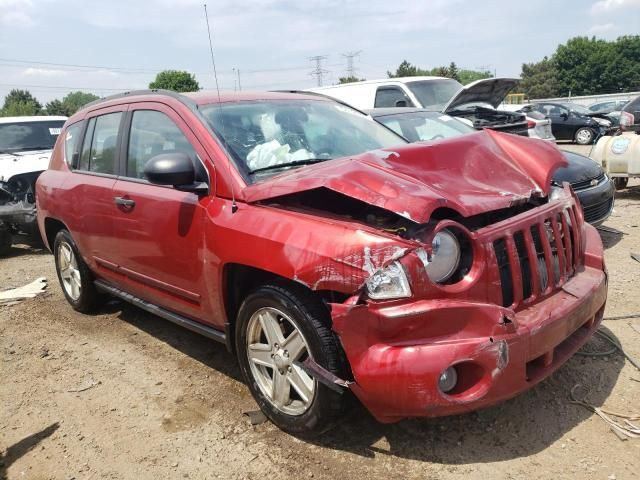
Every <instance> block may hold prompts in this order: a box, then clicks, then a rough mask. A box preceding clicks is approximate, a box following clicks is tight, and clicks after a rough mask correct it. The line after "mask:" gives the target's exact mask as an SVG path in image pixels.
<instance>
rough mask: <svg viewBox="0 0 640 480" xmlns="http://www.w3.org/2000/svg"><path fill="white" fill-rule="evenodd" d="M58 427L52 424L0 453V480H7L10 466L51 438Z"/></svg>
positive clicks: (56, 424)
mask: <svg viewBox="0 0 640 480" xmlns="http://www.w3.org/2000/svg"><path fill="white" fill-rule="evenodd" d="M59 426H60V425H59V424H58V422H56V423H52V424H51V425H49V426H48V427H47V428H45V429H43V430H40V431H39V432H36V433H33V434H31V435H29V436H28V437H25V438H23V439H22V440H20V441H19V442H17V443H14V444H13V445H11V446H10V447H9V448H7V449H6V450H5V452H4V454H2V453H0V480H5V479H6V478H7V471H8V469H9V467H10V466H11V464H13V463H14V462H15V461H16V460H18V459H19V458H20V457H22V456H24V455H25V454H27V453H28V452H29V451H30V450H32V449H33V448H34V447H35V446H36V445H38V444H39V443H40V442H41V441H42V440H44V439H45V438H47V437H49V436H51V435H52V434H53V432H55V431H56V430H57V429H58V427H59Z"/></svg>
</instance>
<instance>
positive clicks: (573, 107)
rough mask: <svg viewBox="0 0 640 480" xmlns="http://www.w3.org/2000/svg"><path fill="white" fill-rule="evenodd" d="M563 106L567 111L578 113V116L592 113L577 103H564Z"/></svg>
mask: <svg viewBox="0 0 640 480" xmlns="http://www.w3.org/2000/svg"><path fill="white" fill-rule="evenodd" d="M563 106H564V107H565V108H568V109H569V110H572V111H574V112H576V113H579V114H580V115H589V114H590V113H593V112H592V111H591V110H589V109H588V108H587V107H585V106H582V105H579V104H577V103H564V104H563Z"/></svg>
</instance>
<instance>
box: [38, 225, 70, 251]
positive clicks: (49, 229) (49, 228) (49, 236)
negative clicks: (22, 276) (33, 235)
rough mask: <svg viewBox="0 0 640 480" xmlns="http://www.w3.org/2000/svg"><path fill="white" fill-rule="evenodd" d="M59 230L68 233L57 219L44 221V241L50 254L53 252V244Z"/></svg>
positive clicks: (65, 227)
mask: <svg viewBox="0 0 640 480" xmlns="http://www.w3.org/2000/svg"><path fill="white" fill-rule="evenodd" d="M60 230H67V231H68V230H69V229H68V228H67V226H66V225H65V224H64V223H63V222H61V221H60V220H58V219H57V218H53V217H47V218H45V219H44V236H45V238H44V240H45V241H46V243H47V248H48V249H49V251H50V252H53V242H54V240H55V238H56V235H57V234H58V232H59V231H60Z"/></svg>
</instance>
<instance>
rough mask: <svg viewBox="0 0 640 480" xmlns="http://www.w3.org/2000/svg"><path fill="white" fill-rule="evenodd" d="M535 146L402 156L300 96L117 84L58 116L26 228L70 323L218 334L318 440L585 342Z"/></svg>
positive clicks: (424, 412)
mask: <svg viewBox="0 0 640 480" xmlns="http://www.w3.org/2000/svg"><path fill="white" fill-rule="evenodd" d="M566 165H567V163H566V161H565V160H564V158H563V156H562V154H561V153H560V152H558V150H557V149H556V148H555V146H553V145H549V144H548V143H547V142H539V141H534V140H530V139H528V138H524V137H520V136H516V135H508V134H502V133H497V132H493V131H490V130H484V131H479V132H476V133H471V134H469V135H466V136H463V137H459V138H454V139H448V140H441V141H437V142H433V143H432V144H428V145H421V144H408V143H407V142H406V141H405V140H404V139H402V138H401V137H399V136H397V135H396V134H395V133H393V132H392V131H391V130H389V129H387V128H386V127H384V126H382V125H380V124H378V123H376V122H374V121H373V120H371V119H370V118H369V117H368V116H366V115H364V114H362V113H360V112H358V111H356V110H353V109H352V108H350V107H348V106H346V105H344V104H341V103H338V102H335V101H333V100H329V99H327V98H325V97H321V96H318V95H302V94H297V93H245V92H242V93H236V94H234V93H228V94H226V93H225V94H224V95H221V96H219V95H214V94H211V93H209V92H199V93H196V94H189V95H179V94H174V93H170V92H162V91H145V92H133V93H130V94H125V95H120V96H117V97H114V98H109V99H105V100H101V101H99V102H97V103H94V104H92V105H90V106H88V107H86V108H84V109H83V110H81V111H80V112H78V113H76V114H75V115H74V116H73V117H72V118H70V119H69V120H68V122H67V123H66V124H65V126H64V129H63V132H62V135H61V136H60V138H59V140H58V142H57V143H56V146H55V148H54V152H53V156H52V159H51V164H50V166H49V169H48V170H47V171H45V172H44V173H43V174H42V175H41V176H40V177H39V179H38V182H37V194H36V199H37V202H38V225H39V227H40V231H41V233H42V235H43V237H44V239H45V241H46V243H47V245H48V246H49V248H50V249H51V250H52V251H53V253H54V258H55V264H56V270H57V273H58V278H59V281H60V284H61V286H62V289H63V291H64V295H65V296H66V298H67V300H68V301H69V303H70V304H71V305H72V307H73V308H75V309H76V310H78V311H81V312H86V311H89V310H90V309H93V308H96V307H97V306H98V305H99V303H100V300H101V298H102V296H101V295H99V293H103V294H104V293H107V294H111V295H115V296H117V297H119V298H121V299H124V300H126V301H129V302H132V303H133V304H135V305H137V306H139V307H140V308H143V309H145V310H148V311H150V312H153V313H155V314H157V315H159V316H160V317H164V318H166V319H168V320H171V321H173V322H176V323H178V324H180V325H183V326H185V327H187V328H190V329H192V330H194V331H196V332H199V333H201V334H203V335H206V336H208V337H210V338H212V339H214V340H218V341H220V342H223V343H224V344H226V346H227V348H228V349H229V350H230V351H232V352H234V353H235V354H236V355H237V357H238V359H239V363H240V367H241V371H242V373H243V375H244V378H245V379H246V381H247V384H248V386H249V388H250V390H251V392H252V394H253V396H254V397H255V399H256V401H257V403H258V404H259V405H260V408H261V409H262V410H263V411H264V413H265V414H266V415H267V416H268V417H269V418H270V419H271V420H272V421H273V422H274V423H276V424H277V425H278V426H279V427H281V428H282V429H284V430H286V431H289V432H293V433H296V434H312V433H318V432H321V431H324V430H326V429H327V428H329V427H330V426H331V424H332V423H333V422H334V421H335V420H336V419H337V418H339V415H340V414H341V412H342V409H343V405H344V404H345V396H347V395H350V394H351V393H353V394H355V395H356V396H357V398H358V399H359V400H360V401H361V402H362V403H363V404H364V405H365V406H366V408H367V409H368V410H369V411H370V412H371V413H372V414H373V415H374V416H375V417H376V418H377V419H379V420H380V421H383V422H392V421H397V420H399V419H401V418H404V417H408V416H438V415H450V414H454V413H461V412H467V411H469V410H471V409H476V408H480V407H484V406H488V405H492V404H495V403H496V402H499V401H501V400H504V399H507V398H510V397H512V396H514V395H516V394H518V393H519V392H522V391H524V390H526V389H528V388H530V387H531V386H533V385H535V384H536V383H537V382H539V381H541V380H542V379H544V378H546V377H547V376H549V375H550V374H551V373H552V372H553V371H555V370H556V369H557V368H559V367H560V366H561V365H562V364H563V363H564V362H566V360H567V359H568V358H569V357H570V356H571V355H573V353H574V352H575V351H576V350H577V349H578V348H580V346H581V345H583V344H584V343H585V342H586V341H587V340H588V339H589V337H590V336H591V335H592V334H593V332H594V331H595V329H597V328H598V325H599V323H600V321H601V319H602V314H603V311H604V305H605V301H606V297H607V280H606V275H605V268H604V260H603V249H602V243H601V241H600V237H599V236H598V233H597V232H596V230H595V229H594V228H593V227H592V226H590V225H588V224H587V223H585V221H584V219H583V214H582V210H581V209H580V205H579V203H578V201H577V199H576V197H575V195H574V194H573V193H572V192H571V189H570V188H569V186H568V184H565V185H564V186H562V187H552V186H551V176H552V174H553V172H554V170H555V169H557V168H558V167H561V166H566Z"/></svg>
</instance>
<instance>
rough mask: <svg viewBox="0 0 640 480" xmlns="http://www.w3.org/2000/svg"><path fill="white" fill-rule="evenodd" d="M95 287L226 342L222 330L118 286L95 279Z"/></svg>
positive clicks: (213, 338)
mask: <svg viewBox="0 0 640 480" xmlns="http://www.w3.org/2000/svg"><path fill="white" fill-rule="evenodd" d="M95 285H96V288H97V289H98V290H100V291H101V292H104V293H108V294H109V295H113V296H114V297H118V298H121V299H122V300H124V301H126V302H129V303H131V304H133V305H135V306H136V307H139V308H141V309H143V310H146V311H147V312H149V313H153V314H154V315H157V316H159V317H162V318H164V319H165V320H169V321H170V322H173V323H175V324H176V325H180V326H181V327H184V328H186V329H188V330H191V331H192V332H196V333H199V334H200V335H204V336H205V337H207V338H210V339H212V340H215V341H217V342H220V343H224V344H226V343H227V336H226V335H225V333H224V332H221V331H220V330H216V329H215V328H211V327H208V326H206V325H203V324H202V323H199V322H196V321H194V320H191V319H189V318H186V317H183V316H182V315H178V314H177V313H173V312H170V311H169V310H165V309H164V308H162V307H159V306H157V305H154V304H153V303H149V302H147V301H145V300H142V299H141V298H138V297H136V296H134V295H131V294H130V293H127V292H125V291H123V290H120V289H119V288H116V287H113V286H111V285H109V284H108V283H106V282H104V281H102V280H96V281H95Z"/></svg>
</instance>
